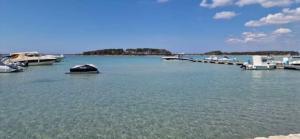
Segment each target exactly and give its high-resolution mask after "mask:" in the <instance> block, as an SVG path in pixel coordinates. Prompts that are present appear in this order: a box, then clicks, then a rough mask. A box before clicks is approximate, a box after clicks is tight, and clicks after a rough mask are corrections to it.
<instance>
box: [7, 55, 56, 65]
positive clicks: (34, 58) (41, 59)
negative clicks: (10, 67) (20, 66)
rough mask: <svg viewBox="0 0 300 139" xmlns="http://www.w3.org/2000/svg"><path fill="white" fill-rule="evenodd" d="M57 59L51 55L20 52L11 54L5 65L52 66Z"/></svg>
mask: <svg viewBox="0 0 300 139" xmlns="http://www.w3.org/2000/svg"><path fill="white" fill-rule="evenodd" d="M55 61H56V58H54V57H53V56H50V55H45V56H43V55H41V54H39V53H38V52H19V53H12V54H10V58H9V59H8V60H6V61H5V63H12V62H24V63H28V65H29V66H36V65H52V64H53V63H54V62H55Z"/></svg>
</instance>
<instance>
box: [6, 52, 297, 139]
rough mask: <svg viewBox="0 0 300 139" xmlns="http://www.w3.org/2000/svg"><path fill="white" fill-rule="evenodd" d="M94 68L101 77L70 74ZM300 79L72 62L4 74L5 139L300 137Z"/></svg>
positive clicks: (151, 61) (135, 60)
mask: <svg viewBox="0 0 300 139" xmlns="http://www.w3.org/2000/svg"><path fill="white" fill-rule="evenodd" d="M81 63H93V64H96V65H98V67H99V68H100V70H101V72H102V73H101V74H99V75H66V74H64V73H65V72H67V71H68V69H69V67H71V66H73V65H76V64H81ZM299 77H300V72H298V71H285V70H275V71H242V70H241V69H240V68H239V67H238V66H229V65H214V64H204V63H191V62H171V61H161V60H160V58H159V57H134V56H128V57H127V56H120V57H117V56H116V57H112V56H69V57H67V58H66V59H65V61H64V62H62V63H58V64H55V65H53V66H40V67H29V68H28V69H27V70H26V71H25V72H22V73H15V74H0V138H1V139H24V138H30V139H32V138H43V139H48V138H53V139H65V138H72V139H82V138H89V139H92V138H116V139H119V138H128V139H134V138H150V139H154V138H190V139H195V138H205V139H216V138H218V139H240V138H253V137H256V136H268V135H277V134H289V133H300V90H299V85H300V80H299Z"/></svg>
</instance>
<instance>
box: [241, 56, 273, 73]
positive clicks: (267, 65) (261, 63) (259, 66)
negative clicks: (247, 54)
mask: <svg viewBox="0 0 300 139" xmlns="http://www.w3.org/2000/svg"><path fill="white" fill-rule="evenodd" d="M267 59H268V58H267V57H264V56H252V64H250V63H245V64H243V65H242V66H241V68H244V69H246V70H273V69H275V68H276V64H273V63H272V62H269V61H268V60H267Z"/></svg>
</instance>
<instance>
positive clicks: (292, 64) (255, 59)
mask: <svg viewBox="0 0 300 139" xmlns="http://www.w3.org/2000/svg"><path fill="white" fill-rule="evenodd" d="M276 58H277V59H278V57H276ZM162 59H164V60H188V61H193V62H203V63H215V64H228V65H240V66H241V68H242V69H245V70H273V69H292V70H300V56H285V57H281V60H275V57H274V56H260V55H254V56H252V59H251V60H248V62H240V61H238V60H237V59H236V58H230V57H228V56H223V57H221V58H219V57H217V56H209V57H206V58H204V59H203V60H196V59H193V58H186V57H184V55H183V54H180V55H174V56H164V57H162Z"/></svg>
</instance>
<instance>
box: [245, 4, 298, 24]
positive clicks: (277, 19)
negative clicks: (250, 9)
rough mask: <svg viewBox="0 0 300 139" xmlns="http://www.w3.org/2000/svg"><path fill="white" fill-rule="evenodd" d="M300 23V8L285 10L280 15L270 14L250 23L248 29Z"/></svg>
mask: <svg viewBox="0 0 300 139" xmlns="http://www.w3.org/2000/svg"><path fill="white" fill-rule="evenodd" d="M298 21H300V7H299V8H296V9H289V8H286V9H283V10H282V12H280V13H275V14H269V15H267V16H266V17H263V18H261V19H259V20H251V21H248V22H247V23H246V24H245V26H247V27H260V26H264V25H279V24H287V23H292V22H298Z"/></svg>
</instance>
